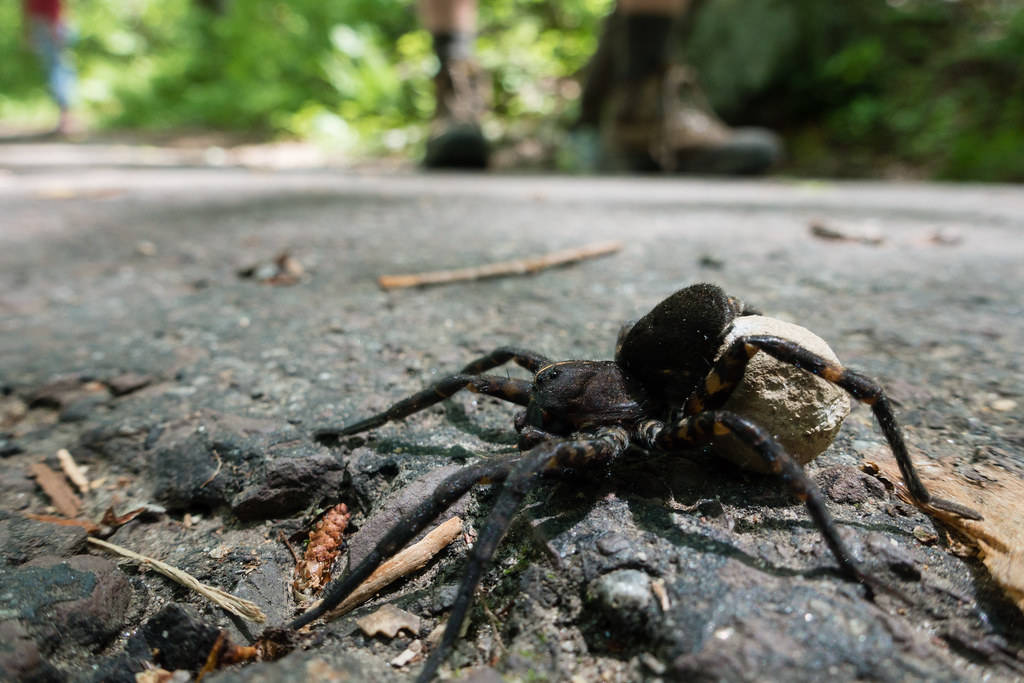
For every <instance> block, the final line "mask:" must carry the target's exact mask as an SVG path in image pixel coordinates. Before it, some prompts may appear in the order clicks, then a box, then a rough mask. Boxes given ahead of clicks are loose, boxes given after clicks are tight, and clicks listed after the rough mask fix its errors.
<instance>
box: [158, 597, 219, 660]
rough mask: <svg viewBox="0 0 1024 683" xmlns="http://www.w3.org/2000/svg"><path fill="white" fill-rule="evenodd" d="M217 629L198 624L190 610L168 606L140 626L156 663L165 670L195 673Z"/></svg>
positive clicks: (178, 606)
mask: <svg viewBox="0 0 1024 683" xmlns="http://www.w3.org/2000/svg"><path fill="white" fill-rule="evenodd" d="M219 633H220V629H218V628H216V627H215V626H212V625H210V624H207V623H206V622H204V621H201V620H200V619H199V618H198V617H197V616H196V614H195V612H194V611H193V610H192V608H191V607H186V606H185V605H179V604H177V603H171V604H170V605H167V606H166V607H164V608H163V609H162V610H160V611H159V612H157V613H156V614H155V615H153V618H151V619H150V620H149V621H147V622H146V623H145V624H144V625H143V626H142V634H143V637H144V638H145V639H146V643H147V644H148V646H149V648H150V649H151V650H155V651H156V655H155V659H156V662H157V664H160V665H161V666H163V667H166V668H168V669H190V670H198V669H199V668H200V667H202V665H203V663H204V662H205V661H206V657H207V655H209V654H210V649H211V648H213V644H214V643H215V642H216V640H217V635H218V634H219Z"/></svg>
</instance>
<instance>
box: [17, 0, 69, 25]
mask: <svg viewBox="0 0 1024 683" xmlns="http://www.w3.org/2000/svg"><path fill="white" fill-rule="evenodd" d="M60 4H61V2H60V0H25V14H27V15H29V16H30V17H36V18H39V19H45V20H46V21H49V22H52V23H57V22H58V21H60Z"/></svg>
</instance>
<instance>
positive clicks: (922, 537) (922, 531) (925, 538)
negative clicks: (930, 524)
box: [913, 526, 939, 545]
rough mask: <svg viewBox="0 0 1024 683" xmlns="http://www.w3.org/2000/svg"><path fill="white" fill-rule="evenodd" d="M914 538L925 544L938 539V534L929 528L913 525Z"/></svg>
mask: <svg viewBox="0 0 1024 683" xmlns="http://www.w3.org/2000/svg"><path fill="white" fill-rule="evenodd" d="M913 533H914V538H916V539H917V540H919V541H921V543H924V544H925V545H931V544H933V543H935V542H936V541H938V540H939V537H938V535H937V534H936V533H935V532H934V531H932V530H931V529H926V528H924V527H923V526H915V527H914V529H913Z"/></svg>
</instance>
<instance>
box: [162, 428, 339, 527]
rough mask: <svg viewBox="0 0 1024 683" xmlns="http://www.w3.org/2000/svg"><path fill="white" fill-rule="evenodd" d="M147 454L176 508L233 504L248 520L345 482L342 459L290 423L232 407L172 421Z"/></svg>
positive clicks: (291, 507) (307, 501)
mask: <svg viewBox="0 0 1024 683" xmlns="http://www.w3.org/2000/svg"><path fill="white" fill-rule="evenodd" d="M146 458H147V459H148V461H149V462H150V467H151V472H152V476H153V479H154V489H155V492H156V495H157V497H158V499H159V500H160V501H161V502H163V503H164V504H165V505H167V507H168V508H169V509H171V510H189V509H195V508H213V507H217V506H219V505H222V504H229V505H230V506H231V509H232V511H233V512H234V513H235V514H236V515H237V516H239V517H240V518H243V519H265V518H268V517H275V516H284V515H289V514H292V513H295V512H297V511H299V510H301V509H303V508H305V507H308V506H310V505H314V504H316V503H317V502H319V499H320V498H321V497H323V496H324V495H327V494H328V493H332V492H337V491H338V489H340V487H341V485H342V483H343V481H344V476H343V475H344V472H343V468H342V465H341V463H340V462H339V461H338V458H337V457H336V456H334V455H332V454H330V453H328V452H327V451H326V449H324V448H322V447H319V446H314V445H312V444H309V443H307V442H304V441H303V440H301V439H300V438H299V434H298V432H297V431H296V429H295V427H293V426H291V425H289V424H288V423H287V422H285V421H274V420H261V419H254V418H247V417H243V416H239V415H230V414H224V413H212V412H210V413H206V414H204V415H202V416H200V417H199V418H198V419H196V420H187V421H184V422H182V423H180V424H176V425H173V426H171V427H168V428H167V429H166V430H164V431H163V432H162V433H161V435H160V436H159V438H158V439H157V441H156V444H154V446H153V448H152V449H151V450H149V451H146Z"/></svg>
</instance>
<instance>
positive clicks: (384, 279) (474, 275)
mask: <svg viewBox="0 0 1024 683" xmlns="http://www.w3.org/2000/svg"><path fill="white" fill-rule="evenodd" d="M620 249H622V243H621V242H599V243H596V244H588V245H586V246H583V247H578V248H576V249H563V250H561V251H553V252H550V253H547V254H544V255H543V256H537V257H535V258H526V259H516V260H514V261H501V262H499V263H489V264H487V265H484V266H474V267H471V268H458V269H456V270H436V271H432V272H429V273H409V274H404V275H381V276H380V277H379V278H377V284H378V285H380V286H381V287H382V288H383V289H401V288H402V287H420V286H423V285H443V284H448V283H450V282H466V281H469V280H481V279H484V278H490V277H501V276H504V275H529V274H530V273H536V272H537V271H538V270H544V269H546V268H554V267H555V266H563V265H566V264H568V263H575V262H576V261H583V260H585V259H591V258H596V257H598V256H605V255H607V254H613V253H615V252H617V251H619V250H620Z"/></svg>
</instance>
